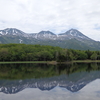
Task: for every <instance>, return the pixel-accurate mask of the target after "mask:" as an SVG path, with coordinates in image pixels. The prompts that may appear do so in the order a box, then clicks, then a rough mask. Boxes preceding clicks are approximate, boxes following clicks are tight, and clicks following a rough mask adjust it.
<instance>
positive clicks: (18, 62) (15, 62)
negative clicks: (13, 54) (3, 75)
mask: <svg viewBox="0 0 100 100" xmlns="http://www.w3.org/2000/svg"><path fill="white" fill-rule="evenodd" d="M20 63H23V64H24V63H34V64H35V63H41V64H55V65H56V64H69V63H100V60H73V61H66V62H57V61H11V62H10V61H7V62H5V61H4V62H0V64H20Z"/></svg>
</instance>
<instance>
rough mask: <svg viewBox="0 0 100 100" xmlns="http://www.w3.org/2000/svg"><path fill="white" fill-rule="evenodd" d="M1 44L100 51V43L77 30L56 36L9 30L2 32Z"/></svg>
mask: <svg viewBox="0 0 100 100" xmlns="http://www.w3.org/2000/svg"><path fill="white" fill-rule="evenodd" d="M0 43H25V44H41V45H52V46H60V47H62V48H71V49H80V50H87V49H90V50H100V42H97V41H94V40H92V39H90V38H89V37H87V36H85V35H84V34H82V33H81V32H79V31H78V30H76V29H70V30H68V31H66V32H65V33H61V34H58V35H56V34H54V33H52V32H50V31H41V32H39V33H30V34H28V33H25V32H22V31H21V30H18V29H16V28H7V29H4V30H0Z"/></svg>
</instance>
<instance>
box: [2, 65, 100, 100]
mask: <svg viewBox="0 0 100 100" xmlns="http://www.w3.org/2000/svg"><path fill="white" fill-rule="evenodd" d="M99 70H100V64H99V63H93V64H91V63H89V64H72V65H70V64H67V65H47V64H11V65H10V64H7V65H5V64H2V65H0V78H1V80H0V92H1V93H0V100H33V99H34V100H47V98H48V100H55V99H57V100H65V99H67V100H80V99H81V100H83V99H84V100H90V99H91V100H99V99H100V96H99V94H100V85H99V83H100V80H99V79H100V71H99ZM11 94H12V95H11ZM94 98H95V99H94Z"/></svg>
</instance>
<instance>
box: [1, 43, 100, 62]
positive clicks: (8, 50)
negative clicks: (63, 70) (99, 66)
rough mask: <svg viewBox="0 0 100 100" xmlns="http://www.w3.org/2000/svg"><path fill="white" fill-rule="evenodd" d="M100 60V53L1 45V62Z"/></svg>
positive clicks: (29, 45) (25, 45) (39, 46)
mask: <svg viewBox="0 0 100 100" xmlns="http://www.w3.org/2000/svg"><path fill="white" fill-rule="evenodd" d="M79 60H87V61H91V60H97V61H99V60H100V51H90V50H73V49H64V48H60V47H53V46H44V45H31V44H0V61H1V62H9V61H10V62H12V61H13V62H14V61H16V62H18V61H57V62H68V61H79Z"/></svg>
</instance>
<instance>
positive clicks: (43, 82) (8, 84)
mask: <svg viewBox="0 0 100 100" xmlns="http://www.w3.org/2000/svg"><path fill="white" fill-rule="evenodd" d="M76 76H77V77H76ZM73 77H74V78H73ZM96 79H100V72H99V71H91V72H81V73H80V72H79V73H73V74H70V75H69V76H67V75H60V76H54V77H51V78H41V79H26V80H0V92H3V93H6V94H15V93H17V92H20V91H22V90H24V89H25V88H38V89H40V90H42V91H44V90H48V91H49V90H51V89H53V88H55V87H56V86H58V87H63V88H66V89H67V90H69V91H71V92H77V91H79V90H80V89H82V88H83V87H84V86H86V85H87V84H88V83H90V82H92V81H94V80H96Z"/></svg>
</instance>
